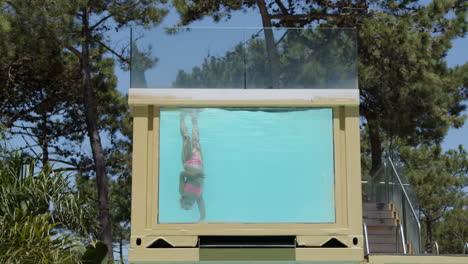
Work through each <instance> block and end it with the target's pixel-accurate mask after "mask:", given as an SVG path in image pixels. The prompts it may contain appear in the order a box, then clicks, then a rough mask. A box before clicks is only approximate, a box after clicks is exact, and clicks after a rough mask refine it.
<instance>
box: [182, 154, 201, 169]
mask: <svg viewBox="0 0 468 264" xmlns="http://www.w3.org/2000/svg"><path fill="white" fill-rule="evenodd" d="M187 165H200V166H203V161H202V160H201V159H200V158H199V157H198V156H195V155H194V156H192V157H191V158H190V159H189V160H187V161H186V162H185V163H184V167H185V166H187Z"/></svg>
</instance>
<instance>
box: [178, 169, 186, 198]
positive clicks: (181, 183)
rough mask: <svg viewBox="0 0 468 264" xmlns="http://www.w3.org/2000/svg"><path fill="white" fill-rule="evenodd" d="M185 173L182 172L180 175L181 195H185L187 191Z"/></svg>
mask: <svg viewBox="0 0 468 264" xmlns="http://www.w3.org/2000/svg"><path fill="white" fill-rule="evenodd" d="M184 178H185V177H184V173H183V172H181V173H180V177H179V193H180V195H183V194H184V193H185V190H184V187H185V179H184Z"/></svg>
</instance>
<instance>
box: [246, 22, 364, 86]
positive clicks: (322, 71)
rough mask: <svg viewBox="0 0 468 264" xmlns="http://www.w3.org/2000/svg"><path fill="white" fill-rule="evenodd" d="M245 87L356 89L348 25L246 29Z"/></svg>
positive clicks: (352, 35)
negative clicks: (345, 27)
mask: <svg viewBox="0 0 468 264" xmlns="http://www.w3.org/2000/svg"><path fill="white" fill-rule="evenodd" d="M246 39H247V40H246V49H247V59H246V68H247V71H246V79H247V80H246V82H247V88H283V89H288V88H289V89H300V88H322V89H326V88H335V89H346V88H350V89H357V88H358V87H357V63H356V62H357V60H356V58H357V54H356V52H357V49H356V36H355V31H354V30H351V29H302V28H301V29H298V28H280V29H276V28H274V29H260V30H259V29H250V30H246Z"/></svg>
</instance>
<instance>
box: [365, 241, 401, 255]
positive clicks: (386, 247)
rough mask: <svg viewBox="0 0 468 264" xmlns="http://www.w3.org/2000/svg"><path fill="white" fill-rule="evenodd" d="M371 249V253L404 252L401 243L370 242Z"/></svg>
mask: <svg viewBox="0 0 468 264" xmlns="http://www.w3.org/2000/svg"><path fill="white" fill-rule="evenodd" d="M369 251H370V252H371V253H399V252H403V247H402V245H401V244H398V248H397V244H396V243H387V244H369Z"/></svg>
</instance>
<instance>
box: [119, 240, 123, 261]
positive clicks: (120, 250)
mask: <svg viewBox="0 0 468 264" xmlns="http://www.w3.org/2000/svg"><path fill="white" fill-rule="evenodd" d="M122 244H123V242H122V236H120V239H119V252H120V263H122V264H123V263H124V258H123V245H122Z"/></svg>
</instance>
